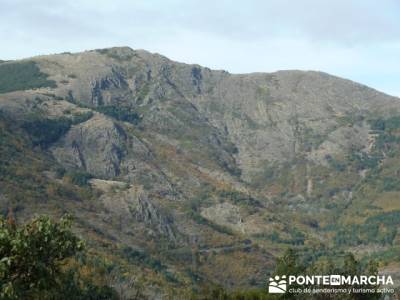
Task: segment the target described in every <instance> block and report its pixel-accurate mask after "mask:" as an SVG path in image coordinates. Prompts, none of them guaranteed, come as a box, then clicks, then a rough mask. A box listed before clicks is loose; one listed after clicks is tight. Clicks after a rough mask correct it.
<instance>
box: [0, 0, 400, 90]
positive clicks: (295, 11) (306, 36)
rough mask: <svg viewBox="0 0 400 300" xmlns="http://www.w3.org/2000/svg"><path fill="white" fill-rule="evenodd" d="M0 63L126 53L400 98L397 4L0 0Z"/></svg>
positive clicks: (390, 0) (385, 0)
mask: <svg viewBox="0 0 400 300" xmlns="http://www.w3.org/2000/svg"><path fill="white" fill-rule="evenodd" d="M0 41H1V46H0V59H16V58H22V57H29V56H34V55H38V54H50V53H57V52H65V51H71V52H76V51H82V50H88V49H94V48H104V47H111V46H130V47H132V48H135V49H139V48H140V49H146V50H149V51H151V52H158V53H160V54H163V55H165V56H168V57H169V58H171V59H174V60H177V61H182V62H187V63H198V64H201V65H204V66H208V67H210V68H214V69H225V70H227V71H230V72H232V73H248V72H271V71H275V70H280V69H304V70H321V71H325V72H328V73H332V74H335V75H338V76H342V77H345V78H349V79H352V80H355V81H358V82H361V83H364V84H367V85H369V86H372V87H374V88H376V89H378V90H381V91H384V92H386V93H389V94H392V95H396V96H400V0H379V1H378V0H325V1H322V0H246V1H233V0H231V1H227V0H197V1H195V0H112V1H109V0H108V1H103V0H79V1H77V0H62V1H59V0H0Z"/></svg>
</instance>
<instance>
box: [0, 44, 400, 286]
mask: <svg viewBox="0 0 400 300" xmlns="http://www.w3.org/2000/svg"><path fill="white" fill-rule="evenodd" d="M21 73H23V74H25V75H24V76H22V77H21V76H19V74H21ZM5 76H7V78H11V79H12V78H14V79H13V80H0V91H1V93H0V111H1V121H2V124H3V127H2V128H3V130H2V136H1V138H2V143H3V146H2V148H1V149H2V157H3V158H2V162H3V163H4V165H5V164H6V162H7V158H6V157H8V160H10V159H11V160H12V159H14V158H15V156H13V155H14V154H13V153H12V152H10V151H11V150H10V149H13V148H12V147H19V148H18V149H20V150H18V151H19V152H23V153H25V152H26V153H30V155H29V157H30V156H32V157H33V160H34V161H35V163H34V164H33V165H34V166H35V168H34V170H33V172H34V174H35V176H34V177H35V178H37V180H40V181H41V182H42V184H43V186H44V188H43V191H44V192H43V193H42V194H41V195H30V194H29V193H28V194H29V195H26V192H27V190H29V189H31V190H35V189H38V188H37V185H36V184H35V183H29V180H31V178H29V177H28V176H25V177H24V176H23V177H21V176H20V175H18V174H19V173H18V170H20V169H24V168H25V169H26V168H28V167H27V165H28V164H32V163H31V162H29V161H27V160H26V159H19V160H18V162H16V163H15V164H14V167H9V168H8V167H7V168H4V170H3V173H2V177H1V187H2V191H1V194H0V196H1V198H0V199H1V206H2V208H3V209H4V211H6V210H7V208H8V207H10V206H11V207H14V208H16V209H17V211H18V212H17V215H18V214H20V215H21V218H23V216H26V215H29V214H31V213H32V212H42V211H49V210H50V211H52V212H54V213H55V214H56V212H60V211H70V212H73V213H74V214H75V215H76V217H77V219H78V220H80V221H79V222H80V230H81V231H82V232H83V234H85V233H84V232H85V231H87V230H89V229H90V232H91V234H90V235H89V234H88V233H86V234H87V235H89V238H91V239H92V240H93V241H97V242H98V240H99V239H100V237H101V239H102V240H103V242H104V243H110V244H112V245H114V246H115V245H118V247H119V248H118V249H127V248H126V247H128V248H129V249H136V250H135V251H145V252H146V253H148V255H150V256H152V257H156V258H157V259H159V260H160V261H161V262H162V264H163V265H165V267H163V268H164V269H163V268H162V270H164V271H162V272H161V271H160V270H158V273H160V272H161V273H160V274H161V275H160V276H161V277H163V276H164V277H165V278H168V276H167V275H166V274H167V273H166V271H165V270H167V269H168V272H169V273H168V274H174V276H175V277H176V278H175V277H174V280H172V281H171V279H170V281H168V280H167V283H165V284H164V285H163V284H161V283H158V285H160V286H164V287H165V285H167V286H178V287H179V286H188V282H190V281H191V282H192V284H193V285H194V286H197V285H198V284H199V282H198V281H201V282H211V281H212V282H216V283H219V284H222V285H225V286H227V287H240V286H246V287H248V286H251V285H258V286H261V285H262V284H263V282H264V280H265V276H266V274H267V273H268V272H270V271H271V266H272V265H273V263H274V257H275V255H277V254H279V253H280V252H281V251H282V249H283V248H285V247H288V246H291V247H298V248H301V249H313V247H314V248H317V249H330V248H331V247H341V249H344V250H348V249H353V248H351V247H354V246H359V245H363V247H372V246H373V245H376V244H381V246H382V247H380V248H379V251H375V252H373V253H375V254H374V255H377V256H378V257H379V255H380V254H382V253H383V254H385V255H386V256H389V259H388V261H386V262H389V263H392V262H393V259H392V257H393V256H396V254H395V253H398V252H397V251H398V249H399V239H400V237H399V233H398V232H397V230H395V231H394V232H393V226H394V227H395V228H397V227H396V226H397V225H398V223H399V222H400V218H398V217H397V213H398V212H399V210H400V204H399V202H398V201H397V200H396V197H397V196H398V195H400V179H398V176H399V173H398V169H397V167H396V166H398V167H400V164H399V163H400V162H398V161H397V160H398V156H397V154H398V150H399V149H398V148H399V145H398V138H397V136H398V131H399V130H400V125H399V124H400V122H398V121H397V117H398V116H399V115H400V100H399V99H398V98H395V97H391V96H388V95H385V94H382V93H380V92H378V91H376V90H373V89H371V88H368V87H366V86H363V85H360V84H357V83H354V82H351V81H349V80H345V79H341V78H338V77H334V76H331V75H329V74H325V73H321V72H311V71H310V72H303V71H279V72H275V73H254V74H241V75H235V74H229V73H227V72H225V71H214V70H210V69H208V68H204V67H201V66H198V65H187V64H182V63H177V62H173V61H171V60H169V59H167V58H165V57H163V56H161V55H158V54H151V53H148V52H146V51H142V50H132V49H130V48H111V49H102V50H94V51H87V52H83V53H77V54H69V53H64V54H58V55H49V56H40V57H34V58H30V59H26V60H21V61H13V62H3V63H1V64H0V77H3V78H5ZM19 78H21V79H19ZM33 79H34V80H33ZM10 82H12V83H13V84H10ZM15 82H16V83H15ZM14 83H15V84H14ZM382 124H383V125H382ZM398 129H399V130H398ZM11 146H12V147H11ZM10 168H11V169H12V171H10V170H11V169H10ZM16 168H18V170H17V171H15V169H16ZM14 171H15V172H14ZM19 172H20V173H21V171H19ZM10 174H12V175H10ZM20 177H21V178H20ZM16 178H19V180H21V181H23V182H25V183H26V186H27V187H26V188H24V191H21V190H20V189H19V188H18V187H16V186H15V185H13V184H12V182H15V180H16ZM27 182H28V183H29V184H28V183H27ZM50 187H52V188H53V189H61V190H63V189H64V190H65V189H66V190H69V191H70V192H69V193H68V192H65V191H64V190H63V191H64V192H60V191H58V192H57V193H58V194H57V193H56V192H54V191H53V190H52V189H51V188H50ZM75 189H77V190H76V191H75ZM71 190H74V191H75V192H71ZM21 193H22V194H24V196H21V195H22V194H21ZM20 194H21V195H20ZM55 194H57V196H54V195H55ZM41 197H42V198H56V199H58V200H57V201H55V202H56V203H53V202H51V204H50V203H42V202H43V201H41V200H39V198H41ZM77 200H79V201H77ZM45 202H46V201H45ZM47 202H49V201H47ZM390 214H394V217H393V222H391V223H385V221H382V220H385V219H386V217H387V216H388V215H390ZM371 218H372V219H371ZM374 218H375V219H374ZM382 222H383V223H382ZM370 224H373V225H370ZM364 225H365V228H367V229H365V228H364V227H363V226H364ZM357 226H358V227H357ZM368 226H375V227H376V226H378V227H377V228H378V229H376V230H377V231H374V232H375V233H376V234H375V236H379V237H381V239H379V240H377V239H374V238H372V237H371V236H370V233H369V230H370V227H368ZM375 227H374V228H375ZM355 228H356V229H355ZM368 228H369V229H368ZM373 230H375V229H373ZM364 231H365V232H364ZM92 234H93V235H92ZM351 234H353V235H351ZM354 234H356V235H357V236H354ZM346 235H348V240H346V237H347V236H346ZM388 236H389V237H390V238H388ZM353 241H355V242H353ZM94 243H95V244H96V242H94ZM96 245H98V244H96ZM124 247H125V248H124ZM372 248H373V247H372ZM353 250H354V249H353ZM107 251H108V250H105V252H106V253H107ZM122 252H123V253H122V257H125V258H126V257H129V255H128V254H127V253H128V252H129V251H128V252H126V251H125V252H124V251H123V250H122ZM129 253H131V252H129ZM124 255H125V256H124ZM360 255H361V256H362V255H363V254H360ZM147 267H149V266H147ZM150 269H151V267H150ZM156 271H157V270H156ZM156 273H157V272H156ZM165 278H164V279H160V280H165Z"/></svg>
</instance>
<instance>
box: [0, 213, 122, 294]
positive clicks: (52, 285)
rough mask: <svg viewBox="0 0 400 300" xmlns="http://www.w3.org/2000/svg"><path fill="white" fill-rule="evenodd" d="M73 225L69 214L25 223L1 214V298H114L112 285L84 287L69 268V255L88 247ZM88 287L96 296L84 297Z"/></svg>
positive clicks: (39, 218) (70, 256)
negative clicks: (76, 233)
mask: <svg viewBox="0 0 400 300" xmlns="http://www.w3.org/2000/svg"><path fill="white" fill-rule="evenodd" d="M70 229H71V218H70V217H69V216H66V217H63V218H61V219H60V221H59V222H54V221H52V220H51V219H50V218H49V217H47V216H41V217H37V218H35V219H33V220H32V221H31V222H29V223H27V224H24V225H17V224H16V223H15V222H14V221H13V219H12V218H9V219H8V220H5V219H3V218H0V298H1V299H71V298H68V297H69V296H70V295H74V298H73V299H114V298H115V297H114V298H113V293H112V290H111V289H110V288H107V287H104V288H103V289H101V288H98V287H96V286H95V285H94V284H91V283H86V286H85V287H82V284H81V282H77V281H76V280H73V277H72V275H71V272H69V271H68V270H65V268H64V265H65V263H66V262H67V259H70V258H73V257H74V256H75V255H76V254H77V253H79V252H82V251H83V249H84V243H83V241H82V240H81V239H79V238H78V237H76V236H75V235H74V234H73V233H72V231H71V230H70ZM88 289H89V290H90V291H91V292H92V293H91V294H92V296H93V297H94V298H92V297H90V298H87V297H84V295H85V294H87V292H88V291H87V290H88ZM66 291H68V293H67V294H66V293H65V292H66ZM102 294H103V295H105V294H107V295H108V297H102V296H101V295H102Z"/></svg>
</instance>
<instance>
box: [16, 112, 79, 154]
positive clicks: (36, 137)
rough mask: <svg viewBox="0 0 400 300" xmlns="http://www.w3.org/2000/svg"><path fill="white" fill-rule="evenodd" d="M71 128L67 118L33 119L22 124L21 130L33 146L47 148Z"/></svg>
mask: <svg viewBox="0 0 400 300" xmlns="http://www.w3.org/2000/svg"><path fill="white" fill-rule="evenodd" d="M70 127H71V120H69V119H67V118H59V119H48V118H44V119H41V118H33V119H32V120H29V121H26V122H24V123H23V124H22V128H23V129H24V130H25V131H26V132H27V133H28V134H29V136H30V137H31V140H32V143H33V145H35V146H40V147H42V148H47V147H48V146H50V144H52V143H54V142H56V141H57V140H58V139H59V138H60V137H61V136H62V135H64V134H65V133H66V132H67V131H68V130H69V129H70Z"/></svg>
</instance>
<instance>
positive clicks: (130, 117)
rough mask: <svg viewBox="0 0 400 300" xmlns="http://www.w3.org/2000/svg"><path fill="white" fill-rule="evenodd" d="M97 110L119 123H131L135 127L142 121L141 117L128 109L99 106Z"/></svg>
mask: <svg viewBox="0 0 400 300" xmlns="http://www.w3.org/2000/svg"><path fill="white" fill-rule="evenodd" d="M96 110H97V111H98V112H100V113H103V114H105V115H107V116H110V117H113V118H115V119H117V120H119V121H123V122H129V123H132V124H135V125H137V124H138V123H139V122H140V120H141V119H140V116H139V115H138V114H137V113H136V112H134V111H132V110H131V109H130V108H127V107H120V106H112V105H107V106H99V107H97V108H96Z"/></svg>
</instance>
